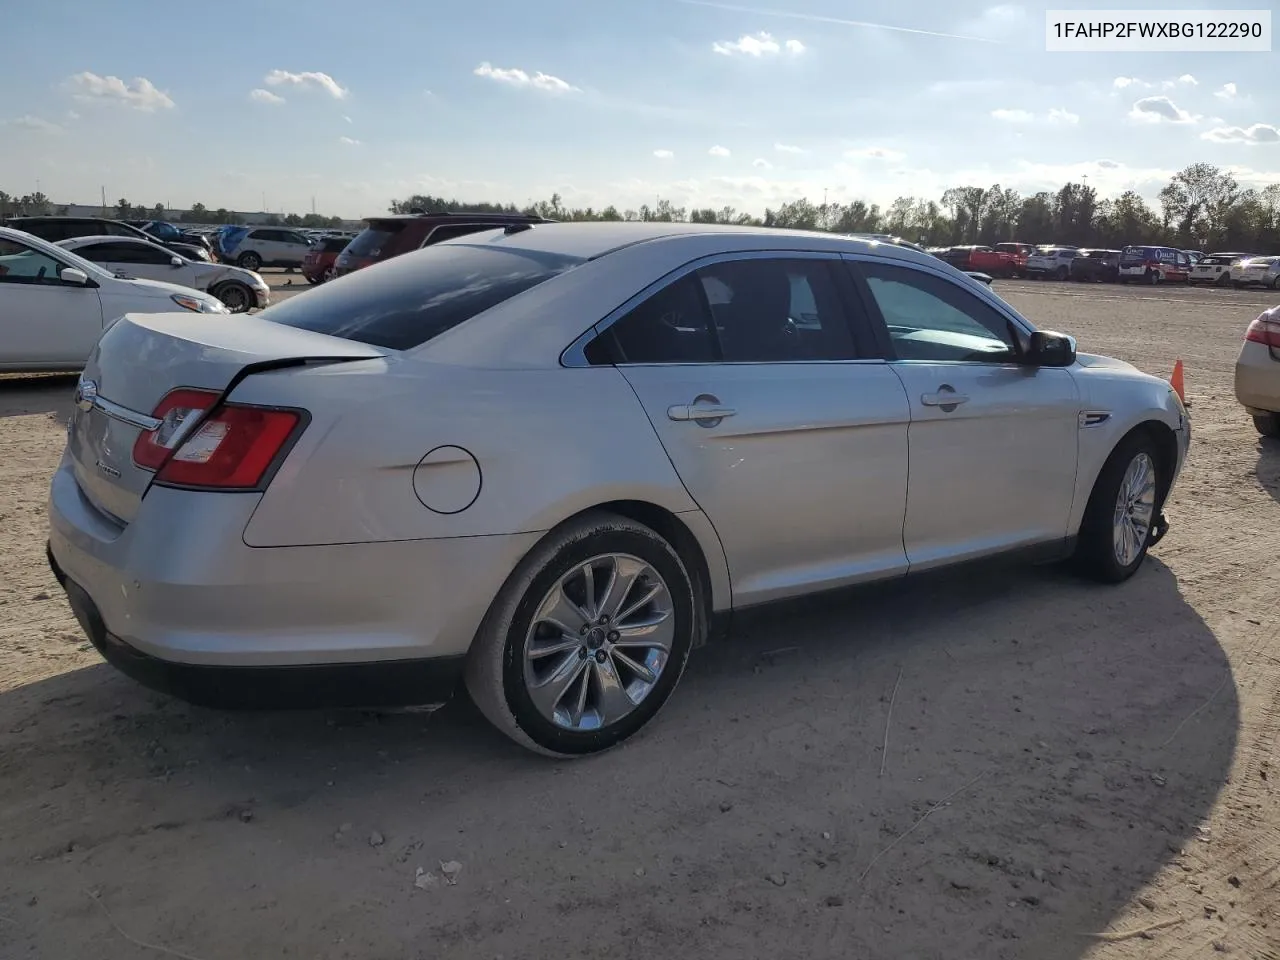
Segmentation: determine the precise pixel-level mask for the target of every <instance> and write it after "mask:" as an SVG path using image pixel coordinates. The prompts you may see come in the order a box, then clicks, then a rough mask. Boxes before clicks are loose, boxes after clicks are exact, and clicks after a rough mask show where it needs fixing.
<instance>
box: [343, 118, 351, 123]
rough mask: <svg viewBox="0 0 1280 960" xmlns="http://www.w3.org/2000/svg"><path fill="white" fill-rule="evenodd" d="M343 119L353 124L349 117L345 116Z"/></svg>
mask: <svg viewBox="0 0 1280 960" xmlns="http://www.w3.org/2000/svg"><path fill="white" fill-rule="evenodd" d="M342 119H343V120H345V121H346V122H347V123H350V122H351V118H350V117H348V116H344V117H343V118H342Z"/></svg>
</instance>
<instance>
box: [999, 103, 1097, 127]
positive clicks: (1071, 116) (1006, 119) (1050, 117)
mask: <svg viewBox="0 0 1280 960" xmlns="http://www.w3.org/2000/svg"><path fill="white" fill-rule="evenodd" d="M991 116H992V117H994V118H995V119H996V120H999V121H1000V122H1001V123H1035V122H1036V121H1038V120H1042V121H1044V122H1045V123H1079V122H1080V115H1079V114H1075V113H1072V112H1071V111H1070V110H1063V109H1061V108H1060V107H1053V108H1052V109H1050V110H1049V112H1048V113H1046V114H1043V115H1040V114H1036V113H1032V112H1031V111H1030V110H1008V109H1000V110H992V111H991Z"/></svg>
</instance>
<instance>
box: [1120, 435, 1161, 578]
mask: <svg viewBox="0 0 1280 960" xmlns="http://www.w3.org/2000/svg"><path fill="white" fill-rule="evenodd" d="M1155 509H1156V467H1155V464H1154V463H1153V462H1152V460H1151V457H1150V456H1149V455H1148V454H1147V453H1145V452H1144V453H1139V454H1138V455H1137V456H1135V457H1134V458H1133V459H1132V460H1130V461H1129V467H1128V469H1127V470H1125V472H1124V478H1123V479H1122V480H1121V481H1120V490H1119V492H1118V493H1117V494H1116V503H1115V511H1114V514H1113V517H1112V524H1111V542H1112V547H1113V549H1114V550H1115V557H1116V562H1117V563H1119V564H1120V566H1122V567H1127V566H1130V565H1131V564H1132V563H1133V562H1134V561H1135V560H1137V559H1138V556H1139V555H1140V554H1141V553H1142V548H1143V547H1144V546H1146V543H1147V539H1148V537H1150V535H1151V522H1152V520H1153V518H1154V515H1155Z"/></svg>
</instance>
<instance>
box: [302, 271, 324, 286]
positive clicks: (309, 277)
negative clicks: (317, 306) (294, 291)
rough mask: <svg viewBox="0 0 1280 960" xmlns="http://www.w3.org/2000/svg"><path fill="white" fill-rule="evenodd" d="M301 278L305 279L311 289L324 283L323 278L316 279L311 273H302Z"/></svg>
mask: <svg viewBox="0 0 1280 960" xmlns="http://www.w3.org/2000/svg"><path fill="white" fill-rule="evenodd" d="M303 276H304V277H306V278H307V283H309V284H311V285H312V286H313V287H314V286H315V285H316V284H317V283H324V277H317V276H316V275H315V274H313V273H304V274H303Z"/></svg>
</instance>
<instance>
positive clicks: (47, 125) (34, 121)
mask: <svg viewBox="0 0 1280 960" xmlns="http://www.w3.org/2000/svg"><path fill="white" fill-rule="evenodd" d="M3 125H4V126H6V127H19V128H21V129H23V130H33V131H35V132H36V133H64V132H65V131H64V130H63V129H62V127H60V126H58V125H57V124H56V123H53V122H51V121H49V120H45V119H44V118H43V117H33V116H32V115H31V114H29V113H28V114H25V115H23V116H21V117H17V118H15V119H13V120H6V121H4V124H3Z"/></svg>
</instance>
